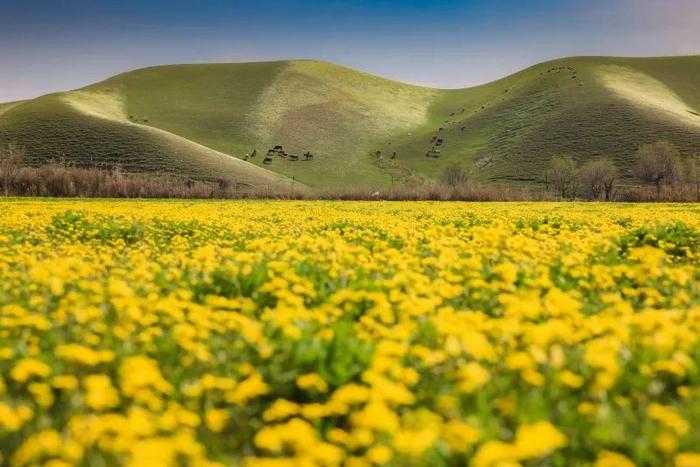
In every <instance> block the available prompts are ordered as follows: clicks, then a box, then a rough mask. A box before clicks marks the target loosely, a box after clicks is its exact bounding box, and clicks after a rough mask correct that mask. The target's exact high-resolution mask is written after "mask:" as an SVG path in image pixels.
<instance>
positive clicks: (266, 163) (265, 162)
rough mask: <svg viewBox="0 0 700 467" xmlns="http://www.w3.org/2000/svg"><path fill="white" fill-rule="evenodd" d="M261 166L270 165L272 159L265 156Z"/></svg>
mask: <svg viewBox="0 0 700 467" xmlns="http://www.w3.org/2000/svg"><path fill="white" fill-rule="evenodd" d="M263 164H265V165H270V164H272V157H270V156H265V159H263Z"/></svg>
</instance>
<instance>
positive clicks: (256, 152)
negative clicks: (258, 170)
mask: <svg viewBox="0 0 700 467" xmlns="http://www.w3.org/2000/svg"><path fill="white" fill-rule="evenodd" d="M257 155H258V150H257V149H253V152H252V154H251V155H250V157H255V156H257Z"/></svg>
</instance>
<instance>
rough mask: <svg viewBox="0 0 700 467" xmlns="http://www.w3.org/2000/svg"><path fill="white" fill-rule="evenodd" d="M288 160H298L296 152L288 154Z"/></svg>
mask: <svg viewBox="0 0 700 467" xmlns="http://www.w3.org/2000/svg"><path fill="white" fill-rule="evenodd" d="M289 160H290V161H298V160H299V156H297V155H296V154H290V155H289Z"/></svg>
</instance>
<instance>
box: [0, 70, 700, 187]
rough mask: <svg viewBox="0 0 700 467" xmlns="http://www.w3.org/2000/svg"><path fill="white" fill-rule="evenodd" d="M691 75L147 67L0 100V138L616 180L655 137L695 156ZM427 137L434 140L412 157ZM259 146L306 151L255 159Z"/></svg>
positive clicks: (243, 174) (359, 174)
mask: <svg viewBox="0 0 700 467" xmlns="http://www.w3.org/2000/svg"><path fill="white" fill-rule="evenodd" d="M698 77H700V57H670V58H652V59H629V58H602V57H582V58H570V59H561V60H556V61H552V62H547V63H543V64H539V65H536V66H534V67H531V68H529V69H527V70H523V71H522V72H519V73H516V74H514V75H512V76H509V77H507V78H504V79H502V80H499V81H496V82H493V83H489V84H486V85H483V86H478V87H474V88H467V89H458V90H438V89H429V88H422V87H417V86H412V85H407V84H402V83H398V82H395V81H390V80H386V79H383V78H379V77H376V76H373V75H369V74H366V73H362V72H358V71H355V70H351V69H348V68H344V67H341V66H337V65H332V64H329V63H324V62H317V61H306V60H304V61H285V62H263V63H241V64H209V65H177V66H162V67H154V68H147V69H142V70H136V71H133V72H129V73H124V74H122V75H118V76H115V77H113V78H110V79H108V80H106V81H103V82H101V83H97V84H95V85H92V86H88V87H86V88H84V89H81V90H78V91H71V92H67V93H60V94H53V95H49V96H44V97H41V98H38V99H35V100H31V101H25V102H21V103H12V104H5V105H1V104H0V142H3V141H17V142H19V143H21V144H23V145H25V146H26V147H27V149H28V153H29V158H30V160H31V161H34V162H39V161H41V160H47V159H51V158H54V159H55V158H62V159H66V160H71V161H75V162H77V163H80V164H100V165H114V164H119V165H120V166H122V167H124V168H125V169H127V170H134V171H158V172H163V171H167V172H174V173H180V174H183V175H187V176H192V177H200V178H207V177H208V178H214V177H217V178H218V177H222V176H226V177H232V178H234V179H236V180H241V181H246V182H248V183H251V184H270V183H273V184H274V183H289V181H283V179H280V178H279V175H282V176H285V177H289V178H291V177H293V178H294V179H295V180H297V181H298V182H301V183H304V184H307V185H309V186H312V187H318V188H325V187H333V186H356V185H378V184H389V183H392V182H398V183H400V182H403V181H406V180H407V179H409V178H410V177H423V178H435V177H438V176H439V174H440V173H441V171H442V170H443V168H444V166H445V164H447V163H448V162H449V161H452V160H458V161H461V162H463V163H465V164H469V165H471V166H473V167H474V169H475V176H476V177H477V178H478V179H481V180H484V181H490V182H497V183H505V184H513V183H531V182H533V181H537V180H538V179H539V178H540V177H541V173H542V171H543V168H544V165H545V164H546V161H547V160H548V159H549V158H550V157H551V156H552V155H554V154H560V153H568V154H571V155H573V156H574V157H576V158H577V159H579V160H585V159H588V158H592V157H600V156H607V157H611V158H613V159H614V160H615V161H616V162H617V164H618V165H619V166H620V167H621V168H622V169H623V171H625V170H628V169H629V168H630V167H631V163H632V160H633V155H634V152H635V151H636V149H637V148H638V147H639V146H640V145H641V144H644V143H647V142H652V141H656V140H658V139H661V138H666V139H669V140H671V141H672V142H674V143H675V144H676V145H677V146H678V147H679V148H680V149H681V151H682V152H683V153H686V154H689V153H693V152H700V79H698ZM439 128H442V130H441V131H440V130H439ZM434 137H435V138H440V139H442V140H443V143H444V144H443V145H442V146H441V147H440V149H441V154H440V157H438V158H428V157H426V152H427V151H428V150H430V149H431V147H432V145H433V144H432V143H431V140H432V139H433V138H434ZM275 145H283V146H284V149H285V150H286V151H287V152H288V153H290V154H296V155H298V156H301V155H302V154H303V153H305V152H307V151H309V152H311V153H313V154H314V158H313V160H310V161H307V160H303V157H300V160H298V161H294V160H291V159H290V158H282V157H277V156H275V157H273V158H272V161H271V163H270V164H264V163H263V159H264V155H265V153H266V152H267V149H268V148H271V147H273V146H275ZM253 150H256V151H257V156H256V157H255V158H248V161H244V160H241V159H244V158H246V156H245V155H246V154H248V153H251V152H252V151H253ZM378 150H381V151H382V153H381V157H377V156H376V151H378ZM394 152H396V153H397V156H396V158H392V155H393V153H394ZM277 174H279V175H277Z"/></svg>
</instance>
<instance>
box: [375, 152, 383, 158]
mask: <svg viewBox="0 0 700 467" xmlns="http://www.w3.org/2000/svg"><path fill="white" fill-rule="evenodd" d="M374 155H375V157H376V158H377V159H381V157H382V151H377V152H375V153H374Z"/></svg>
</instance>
